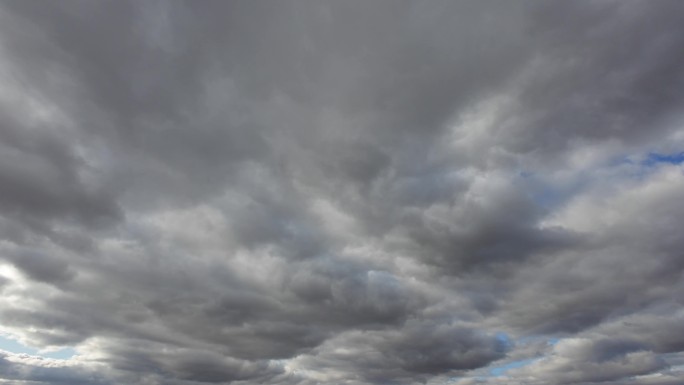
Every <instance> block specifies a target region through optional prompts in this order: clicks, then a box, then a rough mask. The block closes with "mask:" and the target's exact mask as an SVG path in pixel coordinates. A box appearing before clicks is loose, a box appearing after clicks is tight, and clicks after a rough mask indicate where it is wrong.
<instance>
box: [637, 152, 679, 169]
mask: <svg viewBox="0 0 684 385" xmlns="http://www.w3.org/2000/svg"><path fill="white" fill-rule="evenodd" d="M658 163H669V164H675V165H678V164H682V163H684V152H680V153H677V154H658V153H655V152H651V153H649V154H648V156H647V157H646V159H645V160H644V161H643V162H642V164H643V165H644V166H654V165H656V164H658Z"/></svg>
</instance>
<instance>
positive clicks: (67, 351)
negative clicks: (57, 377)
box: [0, 335, 76, 360]
mask: <svg viewBox="0 0 684 385" xmlns="http://www.w3.org/2000/svg"><path fill="white" fill-rule="evenodd" d="M0 349H2V350H6V351H8V352H11V353H17V354H21V353H23V354H30V355H32V356H41V357H46V358H54V359H58V360H68V359H69V358H71V357H73V356H74V355H75V354H76V351H75V350H74V349H72V348H64V349H60V350H56V351H52V352H41V351H39V350H38V349H34V348H30V347H28V346H25V345H23V344H21V343H19V342H17V341H15V340H13V339H11V338H8V337H6V336H3V335H0Z"/></svg>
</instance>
